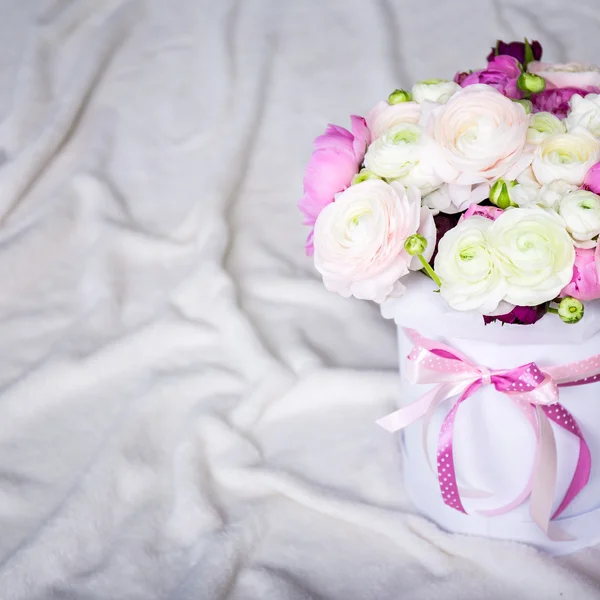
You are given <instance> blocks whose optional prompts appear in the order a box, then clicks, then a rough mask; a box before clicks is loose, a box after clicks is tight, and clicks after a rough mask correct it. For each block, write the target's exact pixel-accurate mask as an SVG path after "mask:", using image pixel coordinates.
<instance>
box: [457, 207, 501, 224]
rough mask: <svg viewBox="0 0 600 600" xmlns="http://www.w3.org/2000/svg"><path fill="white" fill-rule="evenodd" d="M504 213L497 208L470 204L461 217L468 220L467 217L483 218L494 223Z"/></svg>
mask: <svg viewBox="0 0 600 600" xmlns="http://www.w3.org/2000/svg"><path fill="white" fill-rule="evenodd" d="M503 212H504V211H503V210H502V209H501V208H498V207H497V206H481V204H471V206H469V208H468V209H467V211H466V212H465V214H464V215H463V216H462V217H461V221H462V220H463V219H468V218H469V217H484V218H486V219H489V220H490V221H495V220H496V219H497V218H498V217H499V216H500V215H501V214H502V213H503Z"/></svg>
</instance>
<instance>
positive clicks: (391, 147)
mask: <svg viewBox="0 0 600 600" xmlns="http://www.w3.org/2000/svg"><path fill="white" fill-rule="evenodd" d="M400 106H401V105H400ZM422 133H423V132H422V129H421V127H419V126H418V125H415V124H412V123H399V124H398V125H395V126H394V127H392V128H391V129H388V130H387V131H386V132H385V133H383V134H382V135H381V136H380V137H378V138H377V139H376V140H375V141H374V142H373V143H372V144H371V145H370V146H369V148H368V150H367V153H366V154H365V167H366V168H367V169H369V171H371V172H373V173H375V175H379V177H385V178H386V179H395V178H397V177H404V176H406V175H408V174H409V173H410V171H411V170H412V169H413V168H414V167H415V165H417V164H418V162H419V158H420V154H421V137H422Z"/></svg>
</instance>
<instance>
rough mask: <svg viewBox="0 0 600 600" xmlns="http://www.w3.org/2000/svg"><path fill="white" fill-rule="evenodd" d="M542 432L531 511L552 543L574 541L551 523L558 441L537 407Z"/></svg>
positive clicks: (546, 418)
mask: <svg viewBox="0 0 600 600" xmlns="http://www.w3.org/2000/svg"><path fill="white" fill-rule="evenodd" d="M536 409H537V417H538V424H539V431H540V440H539V460H538V464H537V466H536V472H535V475H534V478H533V489H532V490H531V497H530V500H529V511H530V514H531V518H532V520H533V521H534V523H536V525H537V526H538V527H539V528H540V529H541V530H542V531H543V532H544V533H545V534H546V535H547V536H548V538H549V539H551V540H552V541H568V540H572V539H574V538H573V537H572V536H570V535H569V534H567V533H566V532H565V531H563V530H562V529H560V527H558V526H557V525H556V524H555V523H551V522H550V521H551V518H552V504H553V501H554V492H555V489H556V470H557V459H556V440H555V439H554V432H553V431H552V425H551V424H550V421H549V419H548V417H546V414H545V413H544V412H543V410H542V408H541V407H540V406H537V407H536Z"/></svg>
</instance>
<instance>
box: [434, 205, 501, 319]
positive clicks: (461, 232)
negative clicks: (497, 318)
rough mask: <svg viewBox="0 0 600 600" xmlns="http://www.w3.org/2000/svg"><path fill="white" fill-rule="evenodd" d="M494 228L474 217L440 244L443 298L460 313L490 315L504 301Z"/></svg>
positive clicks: (437, 265) (438, 268) (437, 269)
mask: <svg viewBox="0 0 600 600" xmlns="http://www.w3.org/2000/svg"><path fill="white" fill-rule="evenodd" d="M492 225H493V223H492V221H490V220H489V219H486V218H485V217H478V216H474V217H470V218H468V219H465V220H464V221H461V222H459V223H458V225H456V227H454V228H452V229H450V231H448V232H447V233H446V234H445V235H444V236H443V237H442V239H441V240H440V243H439V245H438V253H437V255H436V257H435V272H436V273H437V275H438V277H439V278H440V281H441V282H442V285H441V286H440V294H441V295H442V298H444V299H445V300H446V302H448V304H449V305H450V306H451V307H452V308H454V309H456V310H475V311H478V312H480V313H482V314H490V313H492V312H494V311H495V310H496V308H497V307H498V304H499V303H500V301H501V300H502V298H503V297H504V294H505V285H504V282H503V280H502V277H501V274H500V271H499V269H498V267H497V266H496V264H495V258H494V254H493V252H492V249H491V246H490V239H489V232H490V230H491V227H492Z"/></svg>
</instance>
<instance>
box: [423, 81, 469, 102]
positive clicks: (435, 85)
mask: <svg viewBox="0 0 600 600" xmlns="http://www.w3.org/2000/svg"><path fill="white" fill-rule="evenodd" d="M460 89H461V87H460V85H458V84H457V83H454V81H447V80H446V79H427V80H425V81H419V82H418V83H416V84H415V85H414V86H413V88H412V97H413V100H414V101H415V102H418V103H419V104H421V103H422V102H436V103H438V104H445V103H446V102H448V100H450V98H451V97H452V96H453V95H454V94H455V93H456V92H458V91H459V90H460Z"/></svg>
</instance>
